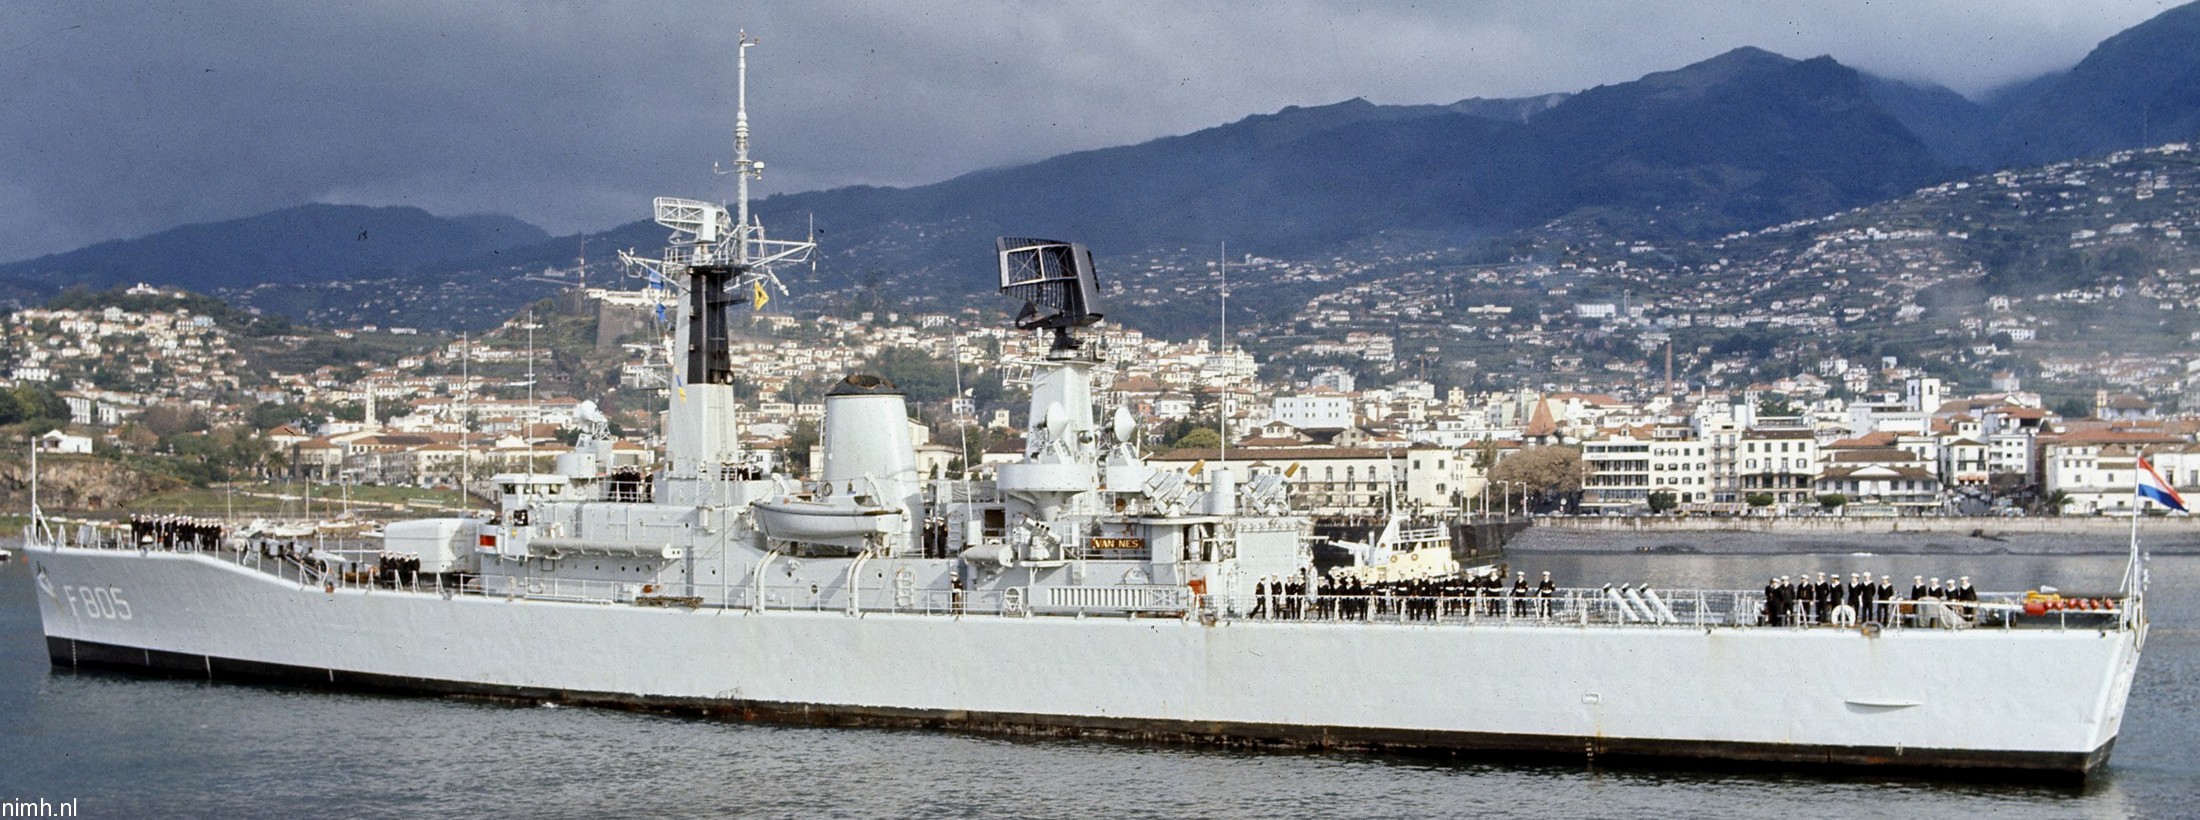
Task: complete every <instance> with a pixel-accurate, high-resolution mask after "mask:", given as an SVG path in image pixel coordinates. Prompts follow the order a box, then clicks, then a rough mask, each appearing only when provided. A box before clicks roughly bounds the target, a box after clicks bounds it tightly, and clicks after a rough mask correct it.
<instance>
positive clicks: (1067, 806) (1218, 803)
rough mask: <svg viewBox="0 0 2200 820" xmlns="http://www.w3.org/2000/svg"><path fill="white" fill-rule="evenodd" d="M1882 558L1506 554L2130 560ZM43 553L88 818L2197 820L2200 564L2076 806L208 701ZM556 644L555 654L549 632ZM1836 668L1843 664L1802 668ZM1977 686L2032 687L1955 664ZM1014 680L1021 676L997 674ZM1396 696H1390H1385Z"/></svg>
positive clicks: (1691, 575)
mask: <svg viewBox="0 0 2200 820" xmlns="http://www.w3.org/2000/svg"><path fill="white" fill-rule="evenodd" d="M1857 552H1867V553H1874V551H1873V549H1872V546H1871V545H1870V544H1868V543H1863V544H1859V545H1855V546H1853V547H1851V548H1848V549H1843V550H1840V551H1838V552H1830V553H1827V554H1779V555H1732V554H1721V555H1688V554H1678V555H1676V554H1632V553H1630V554H1583V553H1556V554H1554V553H1541V554H1536V553H1530V554H1516V555H1515V556H1514V557H1513V560H1512V564H1513V566H1514V568H1516V569H1521V570H1527V571H1530V572H1531V574H1534V573H1539V572H1540V571H1542V570H1545V569H1549V570H1551V571H1552V572H1553V574H1554V576H1556V577H1557V579H1558V580H1559V581H1560V582H1561V583H1562V584H1579V585H1601V584H1603V583H1605V582H1607V581H1609V582H1614V583H1634V582H1648V583H1651V584H1653V585H1656V586H1659V587H1665V588H1685V587H1718V588H1754V587H1760V586H1762V585H1763V584H1764V580H1765V578H1767V577H1769V576H1771V575H1776V574H1787V575H1793V574H1796V573H1798V572H1804V571H1808V572H1814V573H1815V572H1818V571H1825V572H1828V573H1832V572H1840V573H1841V574H1842V575H1843V576H1844V577H1846V575H1847V573H1849V572H1852V571H1865V570H1870V571H1871V572H1873V573H1874V574H1886V575H1892V576H1894V578H1895V581H1896V586H1897V587H1900V588H1903V589H1907V587H1908V581H1909V578H1910V576H1912V575H1920V574H1922V575H1928V576H1932V575H1938V576H1943V577H1945V576H1948V575H1950V574H1968V575H1970V576H1972V580H1973V582H1974V584H1976V585H1977V586H1979V587H1980V588H1982V589H1987V590H2014V589H2023V588H2030V587H2034V586H2037V585H2039V584H2042V583H2046V584H2050V585H2054V586H2058V587H2061V588H2063V589H2067V590H2072V591H2103V590H2109V589H2113V588H2114V587H2115V585H2116V581H2117V579H2118V577H2119V576H2120V574H2121V572H2122V569H2123V560H2122V558H2121V557H2120V556H2116V555H2113V554H2095V555H2083V556H2066V557H2040V556H2007V555H1970V556H1957V555H1917V554H1889V555H1882V554H1878V553H1874V554H1872V555H1855V554H1853V553H1857ZM28 564H29V562H27V561H23V560H18V561H16V562H14V563H12V564H8V565H4V566H0V806H4V805H6V804H8V803H9V802H11V801H21V802H23V803H28V804H32V805H36V804H39V803H40V802H41V801H44V802H45V803H48V804H53V805H56V806H58V805H60V804H62V803H63V802H65V801H72V800H73V801H75V804H74V805H75V806H76V808H77V811H78V813H79V816H84V817H136V816H209V815H222V816H286V817H287V816H296V815H299V814H311V815H334V816H358V817H381V816H404V817H433V816H447V817H478V816H483V815H499V816H546V817H562V816H586V815H595V816H636V817H664V818H669V817H713V816H728V815H734V816H781V817H797V816H798V817H876V816H910V817H990V816H1002V815H1009V816H1034V817H1110V818H1118V817H1176V816H1200V817H1276V816H1306V815H1345V814H1348V815H1353V816H1364V817H1431V816H1476V817H1569V818H1589V817H1780V816H1789V817H1801V816H1839V817H1854V816H1885V817H1964V818H1973V817H2127V816H2141V817H2189V816H2195V815H2196V814H2200V557H2193V556H2163V557H2159V558H2156V559H2154V560H2153V561H2152V563H2151V575H2152V581H2153V583H2152V587H2151V589H2150V597H2149V599H2148V601H2149V605H2150V610H2151V613H2152V623H2153V630H2152V633H2151V635H2150V637H2149V639H2148V643H2147V646H2146V649H2145V655H2144V657H2143V659H2142V661H2141V663H2140V668H2139V679H2138V682H2137V684H2136V685H2135V686H2134V690H2133V694H2132V697H2131V703H2130V707H2129V709H2128V711H2127V712H2126V715H2125V720H2124V728H2123V734H2122V737H2121V738H2120V739H2119V740H2118V741H2117V743H2116V749H2115V755H2114V757H2113V758H2112V759H2111V761H2110V763H2109V765H2108V768H2107V769H2106V771H2105V772H2103V773H2101V774H2100V775H2098V776H2096V777H2095V778H2093V779H2092V780H2090V781H2089V782H2088V783H2087V784H2085V785H2084V786H2082V787H2075V786H2067V785H2045V784H2040V783H2037V782H2036V781H2031V780H2027V779H2023V778H2018V779H2015V780H2007V781H1983V782H1961V781H1953V782H1951V781H1943V780H1937V779H1932V778H1918V777H1910V776H1890V775H1887V774H1882V773H1875V772H1863V773H1858V772H1854V771H1846V772H1813V771H1810V770H1808V769H1807V768H1805V769H1792V770H1783V771H1778V772H1773V773H1763V772H1757V773H1736V772H1731V771H1721V770H1718V769H1716V768H1708V769H1702V770H1689V769H1680V770H1666V769H1642V768H1624V767H1608V766H1605V765H1603V764H1596V763H1592V762H1590V761H1587V760H1583V761H1581V762H1580V763H1578V764H1555V763H1548V762H1546V763H1542V764H1535V765H1528V764H1505V763H1497V762H1489V761H1485V760H1476V761H1472V762H1466V761H1457V760H1451V759H1443V758H1434V759H1432V758H1427V757H1413V756H1396V755H1368V754H1348V753H1310V752H1246V751H1234V750H1222V749H1210V748H1201V747H1184V746H1161V745H1144V744H1126V743H1113V742H1087V741H1078V740H1060V739H1008V738H997V737H989V736H977V735H964V734H954V733H945V732H929V731H916V730H881V729H823V728H806V727H785V726H771V725H754V724H744V723H736V722H727V721H721V720H711V719H703V718H695V717H684V716H672V715H659V714H651V713H637V712H626V711H618V710H609V709H594V708H543V707H536V706H525V705H513V704H510V703H504V702H481V701H469V700H458V699H447V698H428V697H391V696H375V695H361V694H351V693H342V692H328V691H315V690H305V689H295V688H287V687H276V686H262V685H249V684H236V683H209V682H205V681H194V680H175V679H161V678H149V677H140V676H134V675H127V674H116V673H104V672H97V673H95V672H84V673H79V672H70V671H65V670H56V669H53V668H51V667H50V666H49V664H48V662H47V658H46V652H45V646H44V642H43V639H42V637H41V633H40V630H39V624H38V613H37V610H36V599H35V597H34V596H35V595H36V587H35V585H34V584H33V583H32V579H31V571H30V567H29V566H28ZM543 639H554V637H552V636H544V638H543ZM1806 671H1810V672H1812V673H1815V674H1828V675H1837V674H1840V670H1839V669H1822V670H1806ZM1938 671H1939V672H1941V673H1944V674H1949V675H1959V676H1964V677H1967V678H1971V679H1974V680H1975V681H1976V682H1977V685H1978V686H1980V687H1992V686H1995V685H1998V683H1999V682H2002V681H2008V680H2013V679H2016V678H2020V677H2022V676H2024V675H2026V674H2028V670H2027V669H2026V668H2025V667H2024V660H2023V659H2022V658H2010V659H2009V664H2008V665H2007V666H2005V667H1999V668H1980V669H1958V668H1950V669H1944V670H1938ZM1004 685H1010V684H1007V683H1005V682H1004ZM1370 694H1371V696H1379V693H1370Z"/></svg>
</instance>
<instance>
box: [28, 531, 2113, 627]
mask: <svg viewBox="0 0 2200 820" xmlns="http://www.w3.org/2000/svg"><path fill="white" fill-rule="evenodd" d="M123 535H125V536H126V535H127V533H126V532H125V533H123ZM127 540H128V539H127V538H126V537H125V538H111V537H110V538H90V539H88V540H82V541H80V542H74V543H72V542H67V541H65V540H63V539H55V543H57V544H59V545H60V546H63V547H66V548H73V549H97V550H129V551H138V552H156V551H157V552H175V553H180V554H193V555H199V556H203V557H205V558H207V559H209V560H216V561H221V562H223V563H228V564H234V565H237V566H240V567H244V568H247V569H251V570H255V571H258V572H261V573H265V574H267V575H270V576H272V577H274V578H276V579H278V580H281V581H284V582H288V583H294V584H297V585H299V586H300V587H306V588H311V587H320V588H322V589H323V590H324V591H327V592H335V591H337V590H358V591H365V592H369V593H373V592H377V591H387V592H395V593H399V594H420V595H438V596H441V597H445V598H449V597H452V596H458V595H468V596H481V597H490V598H505V599H526V600H540V601H558V602H566V603H585V604H600V605H612V604H644V605H660V606H666V605H670V606H686V607H691V608H712V609H717V608H725V609H745V610H755V611H787V610H799V611H816V612H828V611H829V612H848V613H852V614H865V613H874V612H881V613H896V614H917V615H950V616H960V615H990V616H1008V617H1026V616H1041V617H1046V616H1065V615H1067V616H1078V617H1083V616H1090V615H1099V616H1111V615H1112V616H1134V617H1135V616H1145V617H1152V616H1169V617H1184V618H1200V619H1202V620H1208V621H1215V622H1222V621H1245V622H1274V621H1307V622H1327V623H1354V624H1368V625H1390V626H1397V625H1407V626H1441V625H1503V626H1542V627H1566V626H1571V627H1583V626H1619V627H1643V628H1690V629H1700V628H1709V627H1727V628H1768V629H1816V628H1825V629H1858V630H1903V629H1950V630H1957V629H1973V628H1992V629H2019V628H2051V629H2070V628H2086V629H2096V628H2102V627H2116V626H2118V625H2119V624H2122V623H2124V622H2125V621H2126V619H2125V618H2124V617H2123V615H2124V608H2125V607H2126V606H2128V602H2127V601H2126V600H2124V599H2120V598H2098V599H2093V598H2074V599H2065V598H2060V597H2049V598H2044V599H2041V598H2036V597H2033V596H2028V595H2027V594H2025V593H2015V592H1982V593H1979V595H1978V600H1976V601H1958V600H1939V599H1932V598H1927V599H1923V600H1895V601H1874V602H1872V603H1871V604H1870V605H1868V606H1859V607H1850V606H1845V605H1844V606H1836V607H1827V608H1826V611H1823V612H1821V611H1818V608H1817V607H1815V606H1813V605H1808V604H1798V605H1795V606H1791V607H1789V608H1787V609H1785V610H1783V611H1779V612H1773V611H1770V610H1768V609H1767V607H1766V606H1765V599H1764V595H1763V593H1761V592H1756V591H1752V590H1715V589H1704V590H1656V589H1651V588H1647V587H1637V588H1632V589H1628V588H1565V589H1559V590H1556V591H1555V592H1554V593H1553V594H1551V595H1548V596H1542V595H1534V594H1531V595H1528V596H1524V597H1522V596H1513V595H1510V594H1500V595H1495V596H1474V595H1443V596H1399V595H1384V594H1368V595H1334V594H1332V595H1297V596H1293V595H1276V594H1270V595H1254V594H1245V595H1237V596H1227V595H1218V594H1202V593H1195V592H1194V591H1193V590H1192V589H1191V588H1190V587H1186V586H1171V585H1161V584H1140V585H1098V586H1070V587H1063V586H1035V587H1029V588H1023V587H1012V588H1007V589H998V588H995V589H977V590H962V589H939V588H922V589H884V590H881V589H870V590H862V591H860V593H859V597H858V599H857V601H856V603H857V606H854V607H851V606H849V603H850V602H849V599H848V595H849V592H848V590H846V589H845V588H843V587H840V586H838V585H831V586H828V585H823V584H815V583H807V582H805V583H799V584H761V585H752V584H741V585H738V586H734V585H728V586H725V587H721V588H718V589H722V590H723V597H722V599H718V600H710V599H706V598H702V597H683V596H681V595H680V594H679V593H678V592H675V591H672V590H668V589H665V588H661V587H660V586H659V585H656V584H651V583H641V582H632V581H602V580H583V579H570V578H545V577H519V576H479V575H473V574H461V573H444V574H436V573H413V572H400V573H386V572H383V573H377V572H370V571H368V570H366V569H364V568H363V565H362V564H360V563H359V562H356V561H353V562H346V561H344V560H343V559H342V556H343V555H345V554H358V553H363V552H366V550H364V549H349V548H345V547H342V546H335V545H332V544H331V543H328V542H323V543H318V544H313V545H306V544H303V543H300V542H289V543H281V542H276V541H270V542H268V543H266V544H259V545H254V546H251V547H248V548H245V549H236V548H233V547H219V548H211V549H208V548H200V547H177V548H173V549H162V548H159V547H155V546H152V545H143V544H129V543H126V542H127Z"/></svg>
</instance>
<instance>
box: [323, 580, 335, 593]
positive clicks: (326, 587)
mask: <svg viewBox="0 0 2200 820" xmlns="http://www.w3.org/2000/svg"><path fill="white" fill-rule="evenodd" d="M321 591H322V592H326V593H328V594H330V595H334V594H336V582H335V581H322V582H321Z"/></svg>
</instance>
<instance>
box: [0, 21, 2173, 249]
mask: <svg viewBox="0 0 2200 820" xmlns="http://www.w3.org/2000/svg"><path fill="white" fill-rule="evenodd" d="M1434 5H1435V8H1431V7H1429V6H1428V5H1416V4H1406V3H1363V4H1324V3H1313V2H1283V3H1262V4H1244V5H1231V4H1185V3H1172V2H1158V1H1152V2H1149V1H1146V0H1139V1H1137V2H1123V3H1106V4H1046V3H1036V2H964V3H953V4H915V3H908V4H899V3H897V4H884V3H863V2H850V1H849V0H827V1H826V2H809V3H799V4H754V5H753V6H735V5H729V4H725V3H721V2H703V1H701V0H697V1H694V2H668V3H650V4H598V3H571V4H543V3H521V2H502V1H501V0H481V1H479V2H470V3H441V2H435V3H431V2H407V1H404V0H388V1H387V2H373V1H371V0H370V1H369V2H361V3H352V4H294V3H278V2H242V1H241V0H215V1H214V2H189V3H168V4H146V3H132V4H123V3H103V2H84V3H57V2H39V1H38V0H31V2H18V3H11V4H7V5H6V6H5V7H4V8H0V102H4V106H0V110H4V111H5V112H7V116H5V117H0V164H4V166H5V171H4V172H0V260H12V259H20V258H26V257H30V256H36V255H40V254H44V253H50V252H56V251H61V250H67V249H70V248H74V247H77V246H80V245H83V244H87V243H90V242H94V241H99V240H104V239H113V238H122V237H128V236H135V235H139V234H143V233H148V232H151V231H156V230H160V229H163V228H167V227H171V226H173V225H177V224H183V223H189V222H202V221H209V220H216V219H226V218H233V217H238V216H245V215H249V214H254V213H259V212H263V211H267V210H272V209H275V208H281V207H286V206H290V205H296V204H300V203H303V202H309V201H319V202H345V203H359V204H378V205H379V204H409V205H417V206H420V207H423V208H426V209H428V210H430V211H434V212H436V213H442V214H461V213H477V212H494V213H509V214H512V215H515V216H518V217H521V218H523V219H527V220H529V221H533V222H536V223H538V224H541V225H543V226H544V227H545V228H548V229H550V230H551V231H553V232H561V233H562V232H570V231H578V230H589V229H597V228H604V227H609V226H611V225H615V224H620V223H623V222H627V221H631V220H632V219H635V218H639V216H641V215H642V214H643V213H644V211H645V203H646V202H647V199H648V197H650V196H652V195H657V194H681V195H690V196H724V195H725V193H726V190H727V187H728V186H726V185H725V184H724V181H723V180H719V179H713V178H711V176H710V174H709V171H710V165H711V163H712V162H713V161H714V160H722V159H725V158H727V157H728V155H729V153H730V150H729V149H728V147H727V143H728V142H729V141H730V135H729V131H730V119H731V107H732V95H733V90H732V88H731V81H732V66H733V59H732V53H731V48H732V44H733V41H734V33H735V31H736V29H738V28H744V27H745V28H747V29H748V30H749V31H750V32H751V33H753V34H756V35H757V36H759V37H761V38H762V39H763V46H762V47H760V48H759V49H757V50H755V51H752V52H751V57H752V60H753V61H754V62H753V66H752V67H753V68H754V69H755V70H754V71H753V72H752V83H751V88H750V108H751V111H752V114H753V115H754V116H755V118H756V121H757V122H756V126H757V128H756V137H755V139H756V150H757V154H758V156H759V157H760V158H762V159H764V160H765V161H766V162H767V163H768V164H769V169H770V170H769V172H768V174H767V176H766V179H765V181H764V184H763V186H762V187H761V188H760V189H759V191H760V193H771V192H775V191H795V190H810V189H815V188H823V187H833V186H839V185H849V184H878V185H909V184H919V183H925V182H932V181H937V180H940V179H945V178H948V177H951V176H954V175H956V174H960V173H963V172H967V171H971V170H976V169H980V168H986V167H994V166H1000V165H1005V164H1012V163H1017V162H1023V161H1029V160H1034V159H1039V158H1043V157H1046V156H1051V155H1054V154H1058V153H1062V152H1066V151H1073V150H1080V149H1088V148H1098V147H1103V146H1108V145H1117V144H1123V143H1131V142H1137V141H1141V140H1145V139H1151V138H1154V137H1158V136H1164V135H1169V134H1177V133H1184V132H1188V131H1192V130H1196V129H1199V128H1203V127H1207V126H1211V125H1216V124H1220V123H1223V122H1228V121H1231V120H1235V119H1237V118H1239V117H1242V116H1245V115H1247V114H1254V113H1265V112H1269V111H1273V110H1275V109H1278V108H1281V107H1283V106H1286V105H1318V104H1325V103H1330V102H1335V101H1338V100H1342V99H1348V98H1351V97H1367V98H1369V99H1372V100H1374V101H1376V102H1382V103H1428V102H1435V103H1442V102H1451V101H1454V100H1458V99H1462V98H1466V97H1476V96H1480V97H1506V96H1525V95H1530V94H1539V93H1546V92H1552V91H1575V90H1579V89H1582V88H1585V87H1589V86H1593V85H1597V84H1602V83H1613V82H1622V81H1626V80H1630V79H1633V78H1635V77H1638V76H1641V75H1642V74H1644V73H1648V72H1651V71H1659V70H1664V69H1670V68H1676V67H1679V66H1681V65H1684V64H1686V63H1688V62H1692V61H1695V60H1699V59H1702V58H1705V57H1709V56H1712V55H1715V54H1718V53H1720V52H1723V51H1726V50H1728V49H1731V48H1734V47H1738V46H1743V45H1755V46H1760V47H1763V48H1767V49H1770V50H1773V51H1777V52H1781V53H1783V54H1787V55H1789V56H1792V57H1809V56H1816V55H1819V54H1831V55H1833V56H1834V57H1835V58H1837V59H1839V60H1841V61H1843V62H1845V63H1848V64H1850V65H1853V66H1856V67H1858V68H1861V69H1863V70H1866V71H1871V72H1874V73H1878V74H1882V75H1886V76H1891V77H1897V78H1902V79H1911V80H1924V81H1930V82H1937V83H1941V84H1943V85H1947V86H1949V87H1951V88H1954V89H1956V90H1957V91H1961V92H1964V93H1967V94H1973V95H1977V94H1981V93H1984V92H1987V91H1989V90H1991V89H1993V88H1995V87H1997V86H2000V85H2003V84H2006V83H2009V82H2013V81H2018V80H2022V79H2026V78H2029V77H2033V76H2037V75H2038V74H2041V73H2044V72H2047V71H2052V70H2057V69H2060V68H2064V67H2067V66H2069V65H2071V64H2072V63H2075V62H2076V61H2077V60H2078V59H2080V58H2081V57H2083V56H2084V54H2085V53H2086V51H2087V50H2089V49H2090V48H2092V46H2093V45H2094V44H2095V43H2097V42H2098V41H2100V40H2101V39H2102V38H2105V37H2107V36H2109V35H2111V34H2114V33H2115V32H2117V31H2119V30H2122V29H2124V28H2127V27H2129V26H2131V25H2133V24H2136V23H2138V22H2141V21H2143V20H2145V19H2146V18H2148V17H2150V16H2153V15H2154V14H2156V13H2158V12H2160V11H2162V10H2163V9H2164V8H2166V4H2164V3H2162V2H2136V1H2135V0H2102V2H2084V3H2079V2H2059V1H2051V0H1992V1H1990V2H1989V1H1986V0H1975V1H1968V2H1961V1H1953V0H1951V1H1941V0H1917V1H1916V2H1905V3H1893V4H1889V3H1866V2H1841V3H1837V2H1825V3H1808V4H1795V3H1784V4H1763V3H1717V4H1713V3H1701V2H1679V1H1678V0H1663V1H1655V2H1580V3H1556V4H1553V3H1546V2H1494V3H1472V4H1434ZM1453 6H1457V8H1453Z"/></svg>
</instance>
